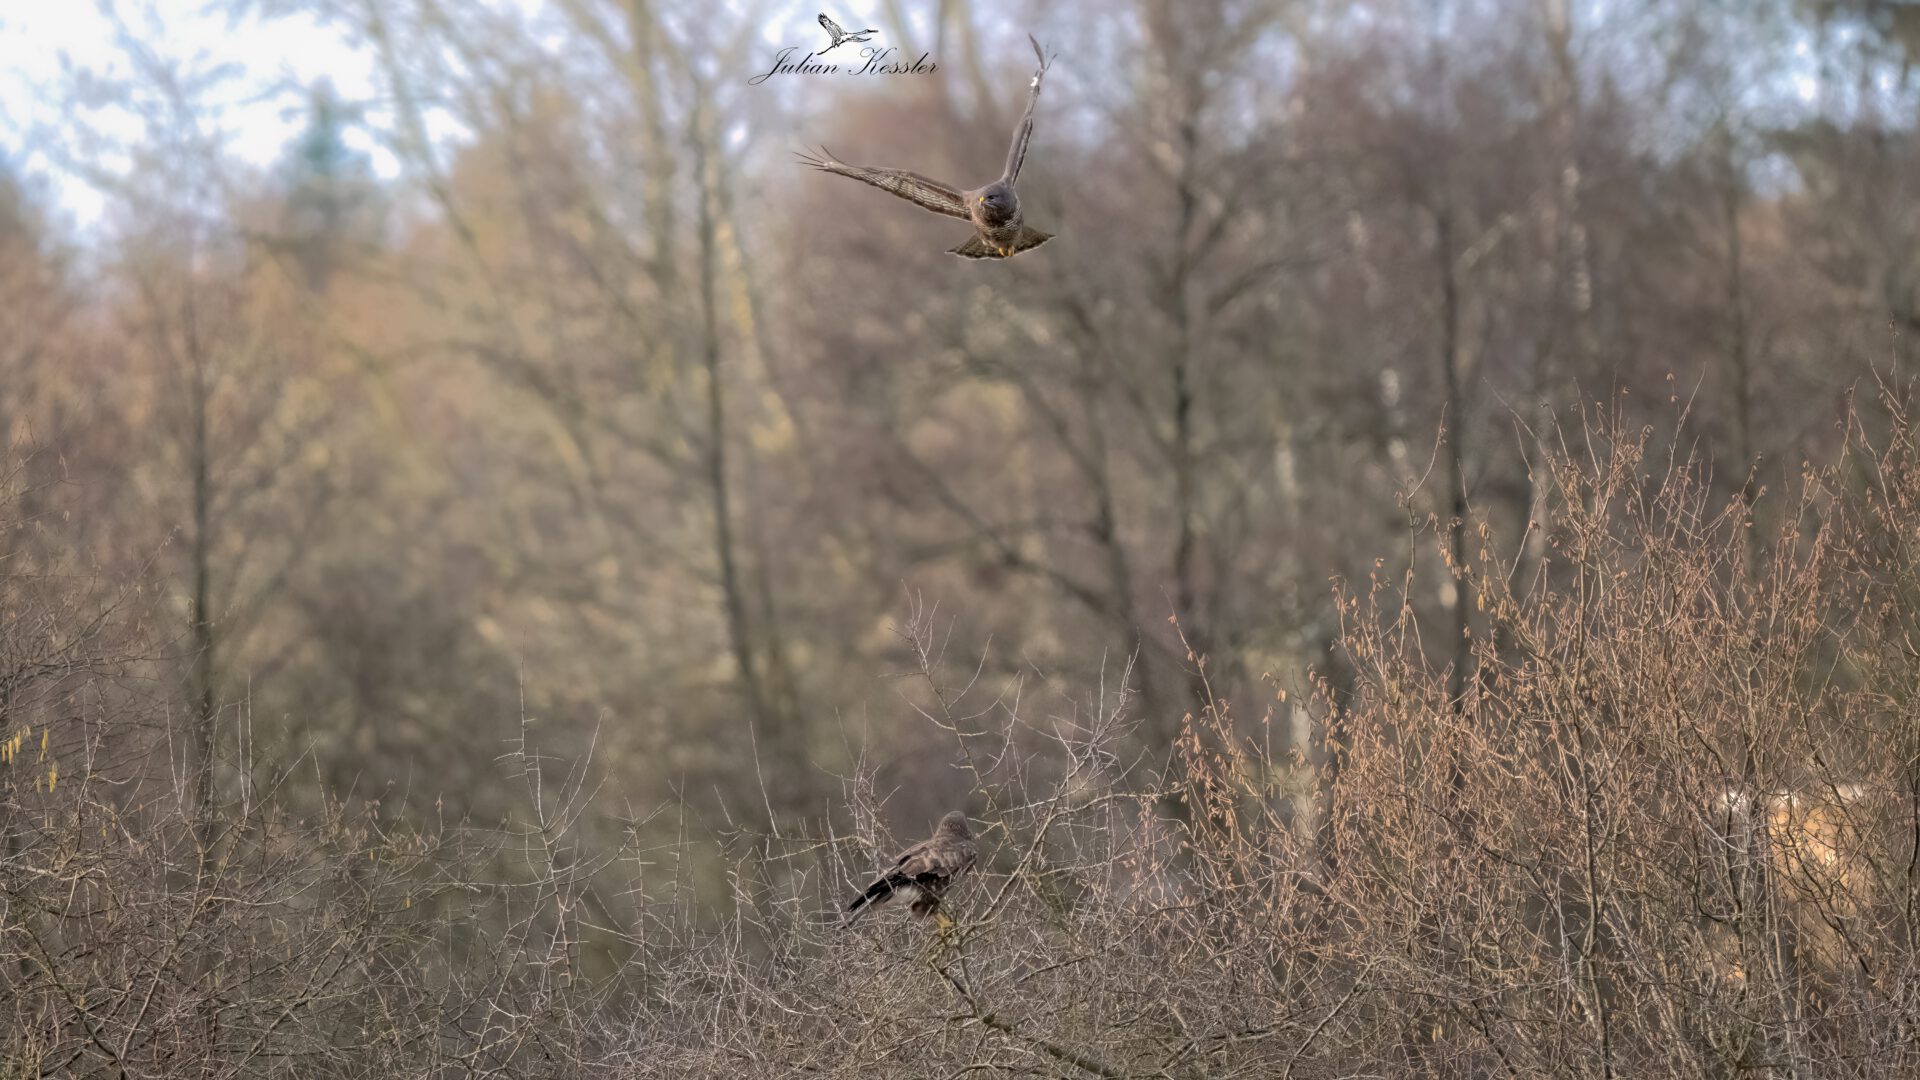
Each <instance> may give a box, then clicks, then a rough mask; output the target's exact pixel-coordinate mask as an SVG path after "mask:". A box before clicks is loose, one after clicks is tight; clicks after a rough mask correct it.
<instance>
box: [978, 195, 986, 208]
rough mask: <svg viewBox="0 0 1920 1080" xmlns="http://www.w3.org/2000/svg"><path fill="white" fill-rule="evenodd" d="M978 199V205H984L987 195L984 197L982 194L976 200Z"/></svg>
mask: <svg viewBox="0 0 1920 1080" xmlns="http://www.w3.org/2000/svg"><path fill="white" fill-rule="evenodd" d="M978 201H979V203H980V205H981V206H985V205H987V197H986V196H985V195H982V196H980V198H979V200H978Z"/></svg>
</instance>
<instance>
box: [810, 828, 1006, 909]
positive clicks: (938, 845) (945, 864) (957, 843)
mask: <svg viewBox="0 0 1920 1080" xmlns="http://www.w3.org/2000/svg"><path fill="white" fill-rule="evenodd" d="M979 855H980V849H979V848H977V847H975V846H974V843H973V833H972V832H971V831H970V830H968V828H967V815H965V814H963V813H961V812H960V811H958V810H955V811H953V812H952V813H950V814H948V815H947V816H946V817H943V818H941V819H940V825H939V827H937V828H935V829H934V830H933V835H932V836H930V837H928V838H927V839H925V840H922V841H920V842H919V843H917V844H915V845H913V846H912V847H910V848H908V849H907V850H905V851H903V852H901V853H900V857H899V858H898V859H895V860H894V861H893V867H892V869H889V870H888V871H887V872H886V873H884V874H881V875H880V876H879V877H878V878H875V879H874V882H873V884H871V885H869V886H867V887H866V888H865V889H863V890H861V892H860V895H859V896H856V897H854V898H853V903H851V904H848V905H847V921H846V922H844V923H842V924H841V925H842V926H852V925H853V924H854V921H855V920H856V919H858V918H860V915H861V913H863V912H866V911H871V910H872V909H874V908H877V907H879V906H880V905H882V904H885V903H886V902H887V901H889V900H892V899H893V898H894V897H896V896H899V897H904V898H906V899H907V900H908V901H910V906H909V907H908V910H909V911H911V912H913V914H914V917H915V918H925V917H926V916H927V915H928V914H930V913H933V912H935V911H937V910H938V909H939V907H940V897H941V896H942V895H944V894H945V893H946V891H947V889H948V888H950V887H951V886H952V885H953V883H954V881H956V880H957V879H958V878H959V877H960V875H962V874H964V873H966V872H967V871H968V870H970V869H972V868H973V860H974V859H976V858H978V857H979ZM942 917H943V918H944V916H942Z"/></svg>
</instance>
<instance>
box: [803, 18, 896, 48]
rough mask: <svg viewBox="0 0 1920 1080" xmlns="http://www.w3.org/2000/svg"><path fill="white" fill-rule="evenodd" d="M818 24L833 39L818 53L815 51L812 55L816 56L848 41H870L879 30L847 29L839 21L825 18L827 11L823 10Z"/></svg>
mask: <svg viewBox="0 0 1920 1080" xmlns="http://www.w3.org/2000/svg"><path fill="white" fill-rule="evenodd" d="M820 26H821V28H822V29H824V30H825V31H826V32H827V36H828V37H829V38H832V39H833V41H832V43H831V44H829V45H828V46H827V47H826V48H824V49H821V50H820V51H819V52H818V53H815V54H814V55H816V56H822V55H825V54H827V53H830V52H832V51H833V50H835V49H837V48H839V47H840V46H842V45H845V44H846V43H847V42H849V41H872V40H873V35H875V34H877V33H879V32H880V31H878V30H872V29H868V30H848V29H846V28H844V27H842V26H841V25H840V24H839V23H837V22H834V21H833V20H832V19H829V18H827V13H826V12H824V11H823V12H821V13H820Z"/></svg>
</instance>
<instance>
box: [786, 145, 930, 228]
mask: <svg viewBox="0 0 1920 1080" xmlns="http://www.w3.org/2000/svg"><path fill="white" fill-rule="evenodd" d="M796 156H797V157H798V158H799V159H800V160H801V161H803V162H805V163H807V164H808V165H811V166H813V167H814V168H816V169H821V170H824V171H826V172H830V173H838V174H839V175H841V176H848V177H852V178H853V179H855V180H858V181H860V182H861V183H863V184H872V185H873V186H874V187H877V188H879V189H880V190H882V191H888V192H892V193H893V194H895V195H898V196H900V197H901V198H903V199H905V200H907V201H908V202H911V203H915V204H917V205H919V206H920V207H922V208H924V209H927V210H931V211H933V212H934V213H936V214H945V215H947V216H948V217H957V218H964V217H966V216H967V202H966V199H964V198H962V197H961V195H960V193H959V192H958V191H955V190H954V189H953V188H950V187H948V186H947V185H945V184H942V183H940V182H939V181H938V180H929V179H927V178H926V177H924V176H921V175H920V174H919V173H914V172H908V171H907V170H905V169H880V168H871V167H869V166H865V165H849V164H847V163H846V162H844V161H841V160H840V159H839V158H836V157H834V156H833V154H831V153H829V152H828V151H827V150H826V148H824V147H822V148H821V150H820V156H818V157H815V156H813V155H811V154H798V155H796Z"/></svg>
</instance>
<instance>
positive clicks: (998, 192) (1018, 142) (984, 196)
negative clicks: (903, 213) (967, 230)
mask: <svg viewBox="0 0 1920 1080" xmlns="http://www.w3.org/2000/svg"><path fill="white" fill-rule="evenodd" d="M1027 40H1028V41H1029V42H1032V44H1033V55H1035V56H1037V57H1039V58H1040V67H1039V68H1038V69H1037V70H1036V71H1034V73H1033V81H1032V82H1031V83H1029V84H1028V91H1029V93H1028V96H1027V111H1026V115H1024V116H1022V117H1020V124H1019V126H1018V127H1015V128H1014V129H1013V146H1012V147H1011V148H1009V149H1008V150H1007V167H1006V171H1005V172H1003V173H1001V174H1000V179H998V180H995V181H994V182H993V183H991V184H988V185H987V186H986V187H982V188H974V189H973V190H971V191H960V190H957V189H955V188H953V187H951V186H949V185H947V184H943V183H941V182H939V181H938V180H929V179H927V178H926V177H924V176H921V175H920V174H919V173H913V172H908V171H907V170H905V169H882V168H872V167H869V166H865V165H849V164H847V163H846V162H844V161H841V160H840V159H838V158H836V157H834V156H833V155H832V154H830V153H828V152H827V151H826V150H825V149H824V148H823V149H822V150H821V151H820V156H819V157H812V156H810V155H807V154H801V155H800V160H801V161H804V162H806V163H807V164H808V165H811V166H813V167H814V168H816V169H824V170H825V171H827V172H830V173H838V174H839V175H841V176H850V177H852V178H853V179H855V180H859V181H861V182H862V183H867V184H872V185H873V186H874V187H877V188H879V189H880V190H882V191H890V192H892V193H893V194H895V195H898V196H900V197H901V198H903V199H905V200H907V201H908V202H912V203H917V204H919V205H920V206H921V207H922V208H924V209H927V210H931V211H933V212H934V213H936V214H945V215H947V216H948V217H957V218H965V219H967V220H968V221H971V222H973V228H974V235H973V237H972V238H971V239H969V240H968V241H967V242H966V243H964V244H961V245H960V246H959V247H956V248H949V249H948V250H949V251H950V252H951V253H952V254H955V255H959V256H961V257H962V258H967V259H1005V258H1009V257H1011V256H1013V255H1017V254H1019V253H1020V252H1022V251H1025V250H1027V249H1028V248H1036V247H1039V246H1040V245H1041V244H1044V243H1046V242H1047V241H1049V240H1051V239H1053V234H1052V233H1044V232H1041V231H1040V230H1039V229H1035V228H1032V227H1031V226H1029V225H1027V224H1026V219H1025V218H1024V217H1023V216H1022V214H1021V212H1020V196H1019V195H1018V194H1016V193H1015V192H1014V190H1013V183H1014V181H1015V180H1018V179H1019V178H1020V165H1021V163H1022V162H1024V161H1026V159H1027V142H1028V140H1030V139H1032V138H1033V107H1034V106H1035V105H1037V104H1039V102H1040V80H1041V78H1042V77H1043V76H1045V75H1046V73H1047V68H1049V67H1051V66H1052V64H1053V61H1052V60H1050V59H1049V58H1048V57H1047V56H1046V54H1044V53H1042V52H1041V51H1040V43H1039V42H1037V41H1034V40H1033V35H1032V34H1028V35H1027Z"/></svg>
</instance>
